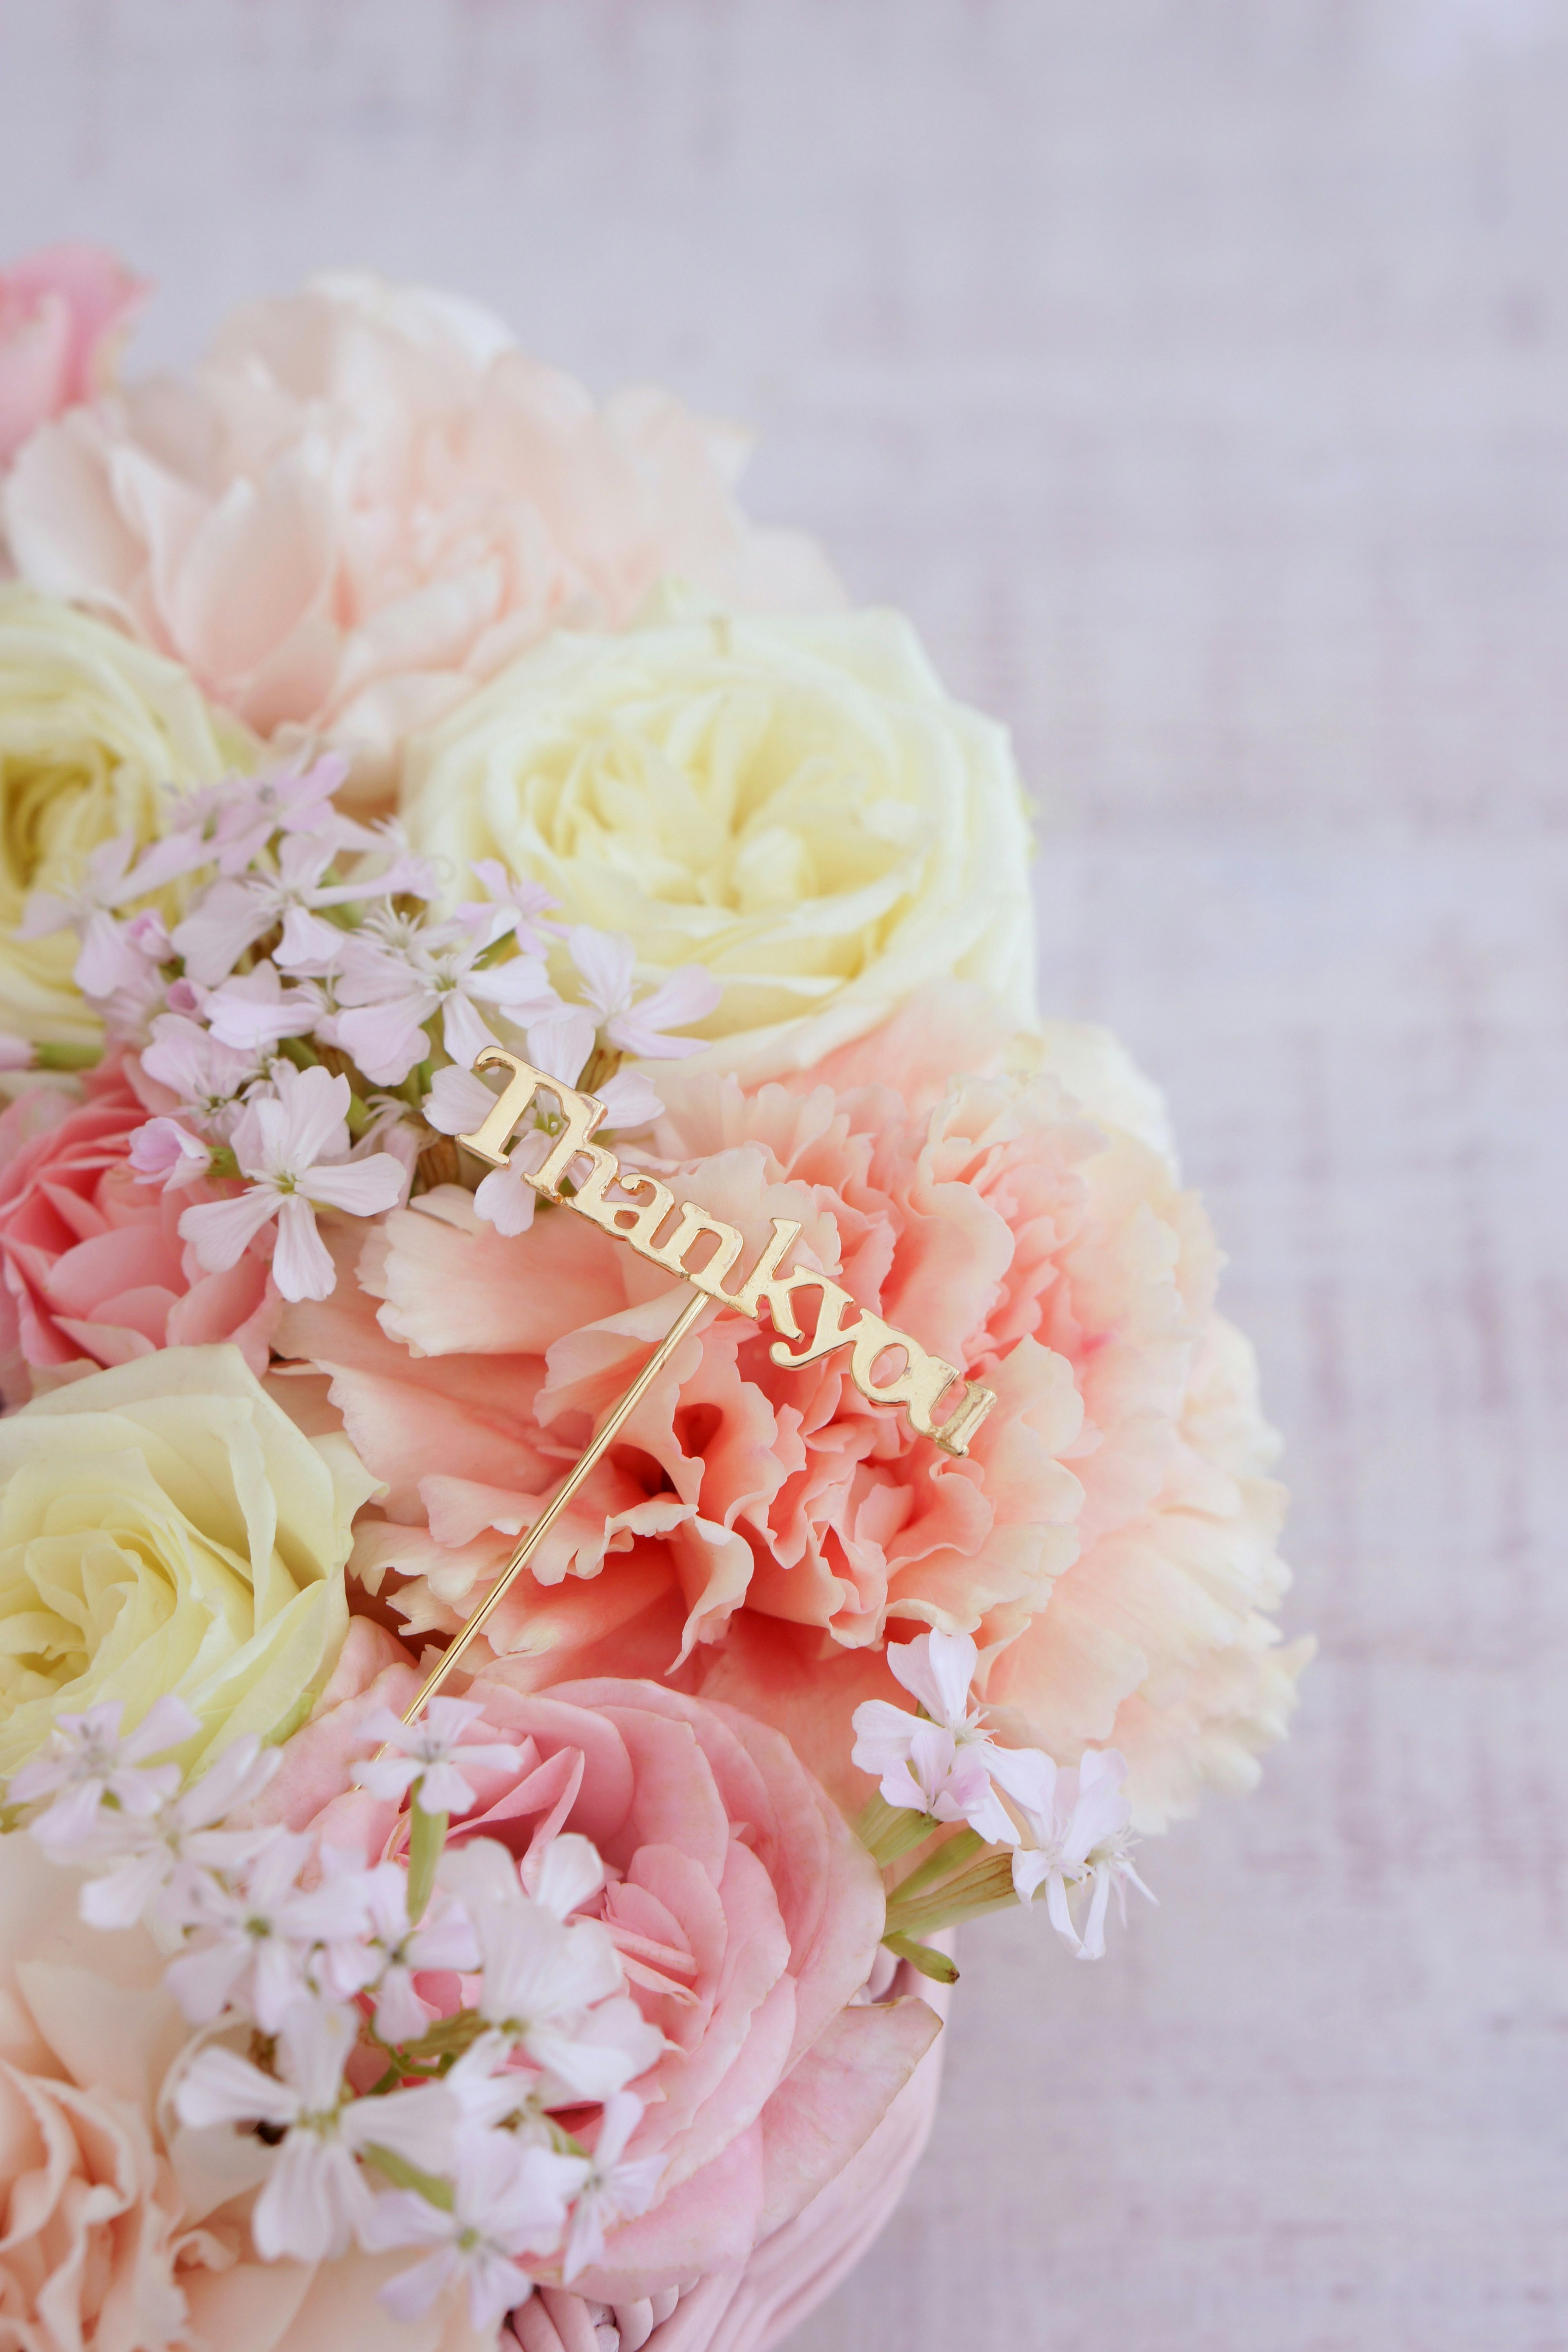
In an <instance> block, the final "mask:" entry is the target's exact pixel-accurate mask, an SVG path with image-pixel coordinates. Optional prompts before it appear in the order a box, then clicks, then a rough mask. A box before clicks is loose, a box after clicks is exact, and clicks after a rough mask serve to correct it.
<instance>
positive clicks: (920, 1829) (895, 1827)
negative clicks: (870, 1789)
mask: <svg viewBox="0 0 1568 2352" xmlns="http://www.w3.org/2000/svg"><path fill="white" fill-rule="evenodd" d="M941 1827H942V1823H941V1822H939V1821H938V1820H937V1819H936V1817H935V1815H934V1814H931V1813H917V1812H915V1811H912V1810H911V1809H910V1807H908V1806H906V1805H889V1802H888V1801H887V1799H886V1798H885V1797H884V1796H883V1795H882V1794H881V1792H880V1790H879V1791H878V1793H877V1795H876V1796H874V1797H873V1798H872V1800H871V1801H870V1803H869V1804H868V1806H867V1807H866V1810H865V1811H864V1812H863V1813H862V1814H861V1815H860V1818H859V1820H858V1822H856V1824H855V1833H856V1835H857V1836H858V1838H859V1840H860V1843H861V1844H862V1845H863V1846H864V1847H865V1848H866V1850H867V1852H868V1853H869V1854H870V1856H871V1859H872V1861H873V1862H876V1863H879V1864H881V1865H882V1866H883V1868H886V1866H887V1864H889V1862H896V1861H897V1860H898V1858H899V1856H900V1854H901V1853H908V1852H909V1850H910V1846H912V1845H920V1844H921V1843H923V1842H924V1840H925V1839H927V1838H928V1837H930V1835H931V1832H932V1831H933V1830H936V1829H940V1828H941Z"/></svg>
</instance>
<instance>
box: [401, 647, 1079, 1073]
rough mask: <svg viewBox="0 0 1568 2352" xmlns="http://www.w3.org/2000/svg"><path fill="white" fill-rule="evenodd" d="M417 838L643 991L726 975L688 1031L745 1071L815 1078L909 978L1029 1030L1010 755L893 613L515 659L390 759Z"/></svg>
mask: <svg viewBox="0 0 1568 2352" xmlns="http://www.w3.org/2000/svg"><path fill="white" fill-rule="evenodd" d="M405 777H406V806H405V816H406V818H407V822H408V827H409V831H410V833H411V835H413V838H414V841H415V844H416V846H417V847H418V848H420V849H423V850H426V851H429V852H431V853H432V854H435V855H437V856H444V857H445V858H447V860H448V861H450V864H451V867H452V877H451V878H452V883H453V887H454V888H455V889H456V890H457V891H458V895H468V891H470V890H471V885H470V884H468V866H469V865H470V863H471V862H472V861H473V860H475V859H478V858H481V857H500V858H501V859H503V860H504V861H505V862H506V863H507V864H508V865H509V866H511V867H513V868H514V870H516V871H517V872H519V873H521V874H524V875H527V876H529V877H531V878H532V879H534V880H536V881H538V882H542V883H543V884H544V885H546V887H548V888H549V889H550V890H551V891H552V893H553V894H554V895H555V897H556V898H558V900H559V901H560V906H561V911H562V914H563V916H564V918H565V919H567V920H569V921H571V922H591V923H595V924H597V925H599V926H600V927H602V928H603V929H607V930H612V931H624V932H627V933H629V934H630V936H631V938H632V940H633V941H634V942H635V944H636V948H637V957H638V960H639V962H640V965H641V968H642V971H643V974H644V976H645V977H646V978H647V979H648V980H650V981H656V980H658V978H659V977H660V976H661V975H662V974H664V973H666V972H668V971H672V970H673V969H674V968H675V967H676V966H677V965H679V964H683V963H693V962H696V963H703V964H706V965H708V967H709V968H710V970H711V971H713V972H714V973H715V974H716V975H717V976H718V977H719V978H720V979H721V981H722V982H724V994H723V997H722V1000H721V1003H720V1004H719V1007H718V1009H717V1011H716V1012H714V1013H712V1014H710V1017H709V1018H708V1020H707V1021H706V1022H704V1023H700V1024H697V1034H699V1035H700V1036H703V1037H704V1038H706V1040H707V1041H708V1043H709V1047H710V1051H709V1054H708V1055H707V1059H708V1060H709V1061H710V1063H713V1064H715V1065H718V1066H724V1067H732V1068H737V1069H739V1070H741V1071H742V1074H743V1075H744V1076H746V1077H747V1078H748V1079H752V1080H755V1079H759V1078H763V1077H766V1076H773V1075H775V1074H778V1073H781V1072H783V1071H785V1070H790V1069H804V1068H808V1067H810V1066H811V1065H812V1064H814V1063H815V1062H816V1061H818V1060H819V1059H820V1058H821V1056H822V1055H824V1054H826V1053H828V1052H830V1051H832V1050H833V1048H834V1047H836V1046H838V1045H843V1044H845V1043H846V1042H847V1040H848V1039H850V1038H853V1037H858V1036H860V1035H862V1034H864V1033H865V1032H866V1031H868V1030H869V1029H872V1028H875V1027H876V1026H877V1025H878V1024H879V1023H880V1022H882V1021H884V1020H885V1019H886V1018H887V1017H888V1015H889V1013H891V1012H893V1011H894V1010H895V1009H896V1008H897V1007H898V1006H899V1005H900V1003H902V1002H903V1001H904V999H905V998H906V997H908V996H909V995H910V993H911V992H912V991H913V990H914V989H915V988H916V987H918V986H919V985H920V983H921V982H923V981H929V980H933V979H934V980H940V979H944V978H948V977H958V978H962V979H966V980H973V981H979V982H984V984H985V985H986V986H987V987H988V988H989V989H990V990H991V992H993V994H994V995H995V996H996V997H998V998H999V999H1000V1000H1001V1001H1002V1003H1004V1004H1005V1007H1006V1008H1007V1010H1008V1011H1009V1012H1010V1013H1012V1014H1013V1015H1014V1016H1015V1018H1016V1019H1018V1020H1019V1021H1022V1022H1026V1023H1028V1022H1032V1020H1033V1018H1034V986H1033V979H1034V971H1033V967H1034V946H1033V925H1032V919H1031V910H1030V898H1029V888H1028V872H1027V868H1028V857H1029V838H1028V827H1027V823H1026V815H1025V809H1024V802H1023V797H1022V794H1021V792H1020V789H1019V785H1018V779H1017V774H1016V769H1015V767H1014V763H1013V759H1012V754H1011V751H1010V750H1009V748H1008V743H1007V738H1006V735H1005V732H1004V730H1002V729H1001V728H1000V727H998V726H996V725H995V724H994V722H993V721H991V720H990V719H984V718H982V717H980V716H979V714H978V713H977V712H974V711H973V710H969V709H964V708H963V705H962V704H960V703H956V702H954V701H952V699H951V698H950V697H949V696H948V695H947V694H946V693H945V692H944V691H943V689H942V685H941V683H940V681H939V680H938V678H937V677H936V676H935V674H934V672H933V671H932V669H931V665H930V663H929V662H928V660H927V659H926V656H925V655H924V653H923V651H922V650H921V645H920V641H919V639H918V638H917V637H916V635H915V633H914V631H913V629H912V628H911V627H910V625H909V623H908V622H907V621H906V620H904V619H903V618H902V617H901V616H900V614H896V613H886V612H866V613H852V614H831V615H828V616H825V617H821V618H812V619H760V618H741V617H739V616H735V615H725V614H721V615H713V614H705V615H702V616H694V617H689V618H674V619H670V618H660V617H650V618H649V619H648V620H647V621H646V622H645V623H644V624H643V625H639V626H638V627H637V628H634V629H632V630H630V631H628V632H626V634H624V635H619V636H615V637H604V636H581V635H569V634H565V633H562V634H560V635H557V636H556V637H554V638H552V639H551V640H550V641H549V642H548V643H546V644H545V645H542V646H539V647H538V648H536V649H535V650H534V651H533V652H532V653H531V654H528V655H525V656H523V657H522V658H521V660H519V661H517V662H515V663H513V664H512V666H511V667H510V668H509V669H507V670H506V671H504V672H503V673H502V674H501V676H500V677H498V678H496V679H495V680H494V682H493V683H492V684H491V685H490V686H489V687H488V688H485V689H484V690H483V691H482V692H480V693H479V694H477V695H475V696H474V697H473V698H471V699H470V700H469V701H468V702H467V703H465V704H464V705H463V707H462V708H461V709H459V710H458V711H457V712H456V713H454V715H453V716H452V717H451V718H450V719H447V722H446V723H445V724H444V725H443V726H441V727H439V728H437V729H436V730H433V731H432V732H431V733H429V734H428V735H426V736H424V737H416V738H415V739H414V740H413V742H412V743H411V744H410V746H409V748H408V751H407V754H406V757H405Z"/></svg>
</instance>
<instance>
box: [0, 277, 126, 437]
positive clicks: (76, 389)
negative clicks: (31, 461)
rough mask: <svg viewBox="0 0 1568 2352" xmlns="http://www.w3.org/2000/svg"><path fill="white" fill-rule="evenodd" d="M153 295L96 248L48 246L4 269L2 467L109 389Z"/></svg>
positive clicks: (0, 306) (0, 288) (0, 309)
mask: <svg viewBox="0 0 1568 2352" xmlns="http://www.w3.org/2000/svg"><path fill="white" fill-rule="evenodd" d="M148 291H149V289H148V287H147V284H146V281H145V280H144V279H142V278H133V277H132V274H131V272H130V270H128V269H127V268H126V267H125V265H124V263H123V262H121V261H117V260H116V259H115V257H114V256H113V254H112V253H107V252H105V251H104V249H103V247H101V246H97V245H50V246H46V247H44V248H43V250H42V251H41V252H39V253H29V254H27V255H26V256H25V257H24V258H23V259H22V260H20V261H14V262H13V263H12V264H11V266H10V268H8V269H4V270H0V466H4V465H5V463H6V461H7V460H8V459H9V458H11V457H14V456H15V455H16V451H17V450H18V449H19V448H20V447H21V446H22V444H23V442H24V441H26V438H27V436H28V435H29V434H30V433H34V432H36V431H37V428H38V426H39V425H45V424H47V423H48V422H49V420H50V419H51V418H53V417H56V416H58V415H60V414H61V412H62V410H64V409H67V408H69V407H72V406H73V405H74V404H76V403H77V402H78V401H83V400H90V399H91V398H92V396H93V394H95V393H99V392H102V391H104V390H105V389H106V387H107V385H108V382H109V376H110V367H111V365H112V362H113V359H114V354H115V352H116V349H117V348H118V345H119V343H120V341H121V336H122V334H123V333H124V331H125V329H126V328H127V327H128V326H129V325H130V323H131V320H132V319H133V318H134V317H135V315H136V313H137V311H138V310H140V309H141V308H142V303H143V302H144V301H145V300H146V299H147V295H148Z"/></svg>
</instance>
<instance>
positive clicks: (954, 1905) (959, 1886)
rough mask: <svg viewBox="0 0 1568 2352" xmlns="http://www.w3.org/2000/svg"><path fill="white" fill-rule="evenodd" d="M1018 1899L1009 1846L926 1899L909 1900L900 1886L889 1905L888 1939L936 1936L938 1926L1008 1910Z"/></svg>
mask: <svg viewBox="0 0 1568 2352" xmlns="http://www.w3.org/2000/svg"><path fill="white" fill-rule="evenodd" d="M1016 1900H1017V1897H1016V1895H1015V1894H1014V1891H1013V1858H1012V1856H1011V1854H1010V1853H1007V1852H1006V1851H1005V1849H1004V1850H1003V1851H1001V1852H996V1851H990V1852H988V1853H986V1855H985V1858H984V1861H983V1862H979V1863H977V1864H974V1866H973V1868H972V1869H970V1870H964V1871H961V1872H959V1873H958V1874H957V1876H956V1877H953V1878H951V1879H948V1880H946V1881H945V1882H944V1883H943V1884H942V1885H940V1886H936V1887H932V1888H931V1891H930V1892H929V1893H928V1894H927V1895H925V1896H924V1898H923V1899H921V1897H920V1896H918V1895H917V1896H916V1898H915V1900H914V1901H913V1902H912V1903H906V1902H905V1901H904V1900H903V1899H902V1889H901V1888H900V1892H899V1893H898V1894H896V1895H894V1897H893V1899H892V1901H891V1902H890V1903H889V1906H888V1923H887V1929H886V1931H885V1936H884V1940H885V1937H886V1934H892V1935H900V1936H929V1935H932V1934H934V1932H935V1931H936V1929H937V1928H938V1927H952V1926H953V1925H954V1924H955V1922H956V1921H958V1920H960V1919H973V1918H977V1917H978V1916H980V1914H981V1913H982V1912H984V1911H995V1910H1000V1909H1004V1908H1005V1907H1006V1906H1008V1905H1009V1904H1012V1903H1015V1902H1016Z"/></svg>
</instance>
